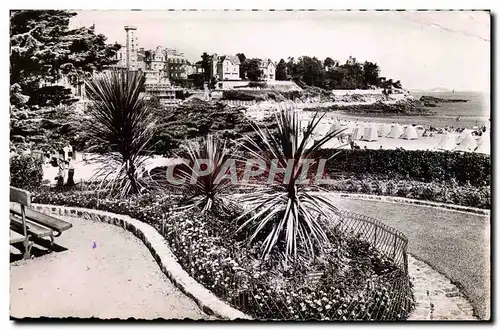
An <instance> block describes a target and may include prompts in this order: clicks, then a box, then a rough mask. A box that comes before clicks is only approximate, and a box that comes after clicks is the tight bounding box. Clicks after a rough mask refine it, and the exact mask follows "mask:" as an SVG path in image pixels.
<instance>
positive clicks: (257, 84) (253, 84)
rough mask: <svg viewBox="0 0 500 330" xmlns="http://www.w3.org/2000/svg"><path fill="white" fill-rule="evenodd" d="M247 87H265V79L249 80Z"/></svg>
mask: <svg viewBox="0 0 500 330" xmlns="http://www.w3.org/2000/svg"><path fill="white" fill-rule="evenodd" d="M248 87H251V88H267V83H266V82H265V81H250V82H249V83H248Z"/></svg>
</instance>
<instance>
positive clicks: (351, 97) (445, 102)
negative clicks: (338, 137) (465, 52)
mask: <svg viewBox="0 0 500 330" xmlns="http://www.w3.org/2000/svg"><path fill="white" fill-rule="evenodd" d="M332 94H333V99H331V100H325V99H323V98H321V99H320V98H308V99H306V100H300V101H298V102H294V107H297V108H298V109H300V110H301V111H303V112H304V113H312V112H315V111H316V110H319V111H325V112H326V115H325V117H326V118H328V119H335V118H338V119H344V120H351V121H361V122H363V121H367V122H368V121H369V122H374V123H389V124H390V123H399V124H401V125H410V124H415V125H423V126H427V127H430V126H432V127H436V128H444V127H454V128H469V129H472V128H473V127H474V126H477V127H481V126H483V125H484V126H486V127H488V128H489V127H490V124H491V123H490V120H489V119H490V111H489V104H484V103H487V102H489V101H487V102H485V101H486V100H488V99H487V97H485V95H484V94H480V93H476V94H475V95H474V94H473V93H467V94H470V95H466V96H463V95H462V94H460V93H457V94H456V95H455V94H452V93H450V94H449V95H447V94H443V93H439V94H438V93H432V92H429V94H431V95H427V93H408V92H406V93H399V94H394V95H391V96H390V97H389V99H383V98H382V95H381V94H380V91H377V90H373V91H369V90H366V91H364V90H363V91H332ZM422 96H424V98H423V99H424V100H425V101H426V102H422V101H421V100H420V98H421V97H422ZM479 96H482V97H484V100H481V99H480V98H479ZM472 97H475V99H473V100H471V99H470V98H472ZM429 101H430V102H432V103H429ZM285 103H286V102H284V103H282V102H276V101H270V100H268V101H260V102H257V103H255V104H254V105H251V106H249V107H248V108H247V112H250V113H252V112H253V113H256V114H257V113H259V112H263V113H268V112H270V111H272V110H273V109H277V108H279V107H280V105H281V104H285ZM430 104H432V105H431V106H429V105H430ZM484 109H488V110H487V111H484ZM457 119H458V120H457Z"/></svg>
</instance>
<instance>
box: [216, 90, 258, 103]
mask: <svg viewBox="0 0 500 330" xmlns="http://www.w3.org/2000/svg"><path fill="white" fill-rule="evenodd" d="M222 98H223V99H224V100H237V101H254V100H257V99H258V95H255V94H252V93H250V92H247V91H238V90H232V89H230V90H227V91H223V92H222Z"/></svg>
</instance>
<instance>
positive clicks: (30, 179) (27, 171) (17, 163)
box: [10, 155, 43, 191]
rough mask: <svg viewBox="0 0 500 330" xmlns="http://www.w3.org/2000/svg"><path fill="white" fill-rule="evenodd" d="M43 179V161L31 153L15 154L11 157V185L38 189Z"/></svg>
mask: <svg viewBox="0 0 500 330" xmlns="http://www.w3.org/2000/svg"><path fill="white" fill-rule="evenodd" d="M42 180H43V169H42V161H41V160H39V159H36V158H34V157H32V156H31V155H15V156H13V157H12V158H11V159H10V185H11V186H13V187H16V188H20V189H26V190H30V191H32V190H36V189H38V188H39V187H40V185H41V184H42Z"/></svg>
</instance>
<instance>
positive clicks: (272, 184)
mask: <svg viewBox="0 0 500 330" xmlns="http://www.w3.org/2000/svg"><path fill="white" fill-rule="evenodd" d="M324 115H325V114H323V115H322V116H319V115H318V112H316V113H315V114H314V116H313V117H312V120H311V121H310V122H309V123H308V125H307V126H306V127H305V128H304V129H303V130H302V132H301V127H300V122H299V118H298V115H297V113H296V112H295V111H294V110H292V109H285V110H282V111H280V112H279V113H277V114H276V121H277V123H278V129H277V131H276V132H274V133H271V132H270V131H269V130H268V129H266V130H262V129H261V128H260V127H259V126H257V125H254V128H255V130H256V132H257V133H258V136H259V137H260V139H261V140H262V142H263V144H257V143H256V141H255V140H254V139H252V138H250V137H249V136H245V140H246V141H245V142H246V143H245V144H242V146H243V147H244V148H245V149H247V150H248V151H249V152H250V154H251V155H252V156H253V158H254V159H260V160H261V161H262V162H266V163H267V164H268V163H269V161H272V160H274V161H275V162H276V160H277V163H278V165H279V167H281V168H287V166H288V168H290V164H293V166H292V167H291V169H292V171H291V173H290V177H289V178H288V180H284V181H276V180H270V181H268V184H267V185H260V186H259V187H256V188H254V192H252V193H249V194H245V195H243V196H242V197H241V199H240V201H241V202H243V203H246V204H247V207H248V211H246V212H244V213H243V214H242V215H241V216H239V217H238V218H237V219H236V220H237V221H243V224H242V225H241V226H240V227H239V229H238V231H246V232H249V233H250V237H249V240H248V242H249V244H250V243H252V242H254V241H255V240H256V238H263V242H262V255H261V256H262V258H263V259H267V258H268V257H269V255H270V253H271V251H272V250H273V248H274V247H277V248H278V253H282V254H283V255H284V264H285V265H287V264H288V262H289V261H293V260H298V258H297V257H298V254H297V252H298V251H299V252H300V254H301V255H303V256H308V257H311V258H314V257H315V256H316V254H317V253H316V252H317V251H319V252H320V253H321V252H322V250H323V247H324V244H325V243H327V241H328V239H327V236H326V233H325V231H324V230H323V227H324V221H325V220H326V219H327V218H328V217H331V216H332V215H334V214H336V213H337V212H338V210H337V208H336V207H335V206H334V205H333V204H332V203H331V202H330V201H329V200H328V199H326V198H324V197H322V196H319V195H318V194H311V192H312V190H318V189H320V190H324V189H323V188H321V187H319V186H318V185H317V184H315V182H311V183H310V184H308V185H304V184H299V183H300V182H301V180H303V176H302V175H301V173H302V170H303V166H304V164H305V162H304V160H306V159H311V160H312V154H313V153H314V152H315V151H317V150H319V149H320V148H321V147H322V146H323V145H325V144H326V143H327V142H328V141H330V140H331V139H333V138H336V137H338V136H339V135H340V134H342V132H343V131H344V129H339V130H333V131H330V132H328V133H326V134H325V135H324V136H323V137H322V138H320V139H319V140H314V138H313V137H314V131H315V129H316V127H317V126H318V124H319V123H320V121H321V119H322V118H323V117H324ZM259 145H263V146H264V147H263V148H259ZM332 157H333V156H332ZM332 157H330V158H332ZM288 162H290V164H289V163H288ZM310 164H311V163H310Z"/></svg>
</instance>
